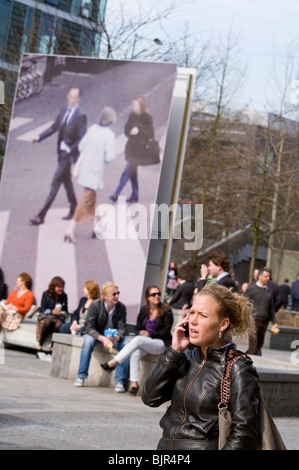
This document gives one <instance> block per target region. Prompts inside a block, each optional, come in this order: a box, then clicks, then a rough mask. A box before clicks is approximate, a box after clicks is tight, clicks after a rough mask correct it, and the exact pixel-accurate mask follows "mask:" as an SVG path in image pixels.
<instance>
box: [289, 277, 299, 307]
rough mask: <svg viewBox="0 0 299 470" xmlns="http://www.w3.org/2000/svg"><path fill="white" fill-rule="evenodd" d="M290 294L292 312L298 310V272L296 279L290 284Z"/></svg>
mask: <svg viewBox="0 0 299 470" xmlns="http://www.w3.org/2000/svg"><path fill="white" fill-rule="evenodd" d="M291 296H292V310H294V312H298V310H299V274H298V276H297V279H296V281H294V282H293V284H292V289H291Z"/></svg>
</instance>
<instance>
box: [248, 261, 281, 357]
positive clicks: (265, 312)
mask: <svg viewBox="0 0 299 470" xmlns="http://www.w3.org/2000/svg"><path fill="white" fill-rule="evenodd" d="M269 279H270V273H269V271H268V269H266V268H262V269H260V270H259V272H258V279H257V281H256V283H255V284H251V285H250V286H249V287H248V289H247V291H246V293H245V295H246V297H248V298H249V299H250V300H252V302H253V306H254V308H255V311H256V315H255V317H254V319H255V326H256V332H255V334H254V335H252V336H250V338H249V348H248V351H247V354H257V355H259V356H261V354H262V352H261V350H262V346H263V344H264V337H265V334H266V330H267V326H268V323H269V322H270V321H271V322H273V323H274V317H275V311H274V305H273V297H272V292H271V290H270V288H269V287H268V286H267V284H268V281H269ZM274 326H276V325H274Z"/></svg>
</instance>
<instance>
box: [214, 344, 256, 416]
mask: <svg viewBox="0 0 299 470" xmlns="http://www.w3.org/2000/svg"><path fill="white" fill-rule="evenodd" d="M241 357H245V358H247V359H250V358H249V356H247V354H245V353H243V352H242V351H238V350H237V349H231V350H229V351H228V354H227V359H226V365H225V371H224V372H223V374H222V379H221V387H220V397H221V399H220V403H219V405H218V406H219V407H224V406H226V407H227V405H228V402H229V399H230V378H231V369H232V366H233V365H234V364H235V362H237V361H238V360H239V359H241Z"/></svg>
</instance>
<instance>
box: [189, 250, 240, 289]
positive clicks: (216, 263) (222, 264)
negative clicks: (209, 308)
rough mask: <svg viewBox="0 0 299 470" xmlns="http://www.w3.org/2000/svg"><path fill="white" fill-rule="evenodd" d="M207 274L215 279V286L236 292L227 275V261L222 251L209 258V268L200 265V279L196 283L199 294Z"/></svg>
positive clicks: (230, 278)
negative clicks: (218, 285)
mask: <svg viewBox="0 0 299 470" xmlns="http://www.w3.org/2000/svg"><path fill="white" fill-rule="evenodd" d="M208 274H209V275H210V276H212V277H213V278H214V279H215V282H216V283H217V284H220V285H222V286H225V287H227V288H228V289H230V288H232V289H233V291H234V292H237V290H238V289H237V284H236V283H235V281H234V280H233V278H232V277H231V275H230V274H229V259H228V256H227V255H226V254H225V253H223V252H222V251H215V252H214V253H212V254H211V255H210V256H209V267H208V266H207V265H206V264H202V265H201V277H200V278H199V279H198V282H197V289H198V292H200V291H201V290H202V289H203V288H204V286H205V285H206V283H207V276H208Z"/></svg>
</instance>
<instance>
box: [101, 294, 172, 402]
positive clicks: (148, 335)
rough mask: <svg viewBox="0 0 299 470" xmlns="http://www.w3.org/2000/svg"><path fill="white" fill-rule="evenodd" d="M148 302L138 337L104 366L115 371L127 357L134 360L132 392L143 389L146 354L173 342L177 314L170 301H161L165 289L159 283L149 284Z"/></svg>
mask: <svg viewBox="0 0 299 470" xmlns="http://www.w3.org/2000/svg"><path fill="white" fill-rule="evenodd" d="M145 300H146V305H145V306H143V307H141V309H140V312H139V315H138V317H137V324H136V328H135V331H136V333H137V336H135V338H133V339H132V340H131V341H130V342H129V343H128V344H127V345H126V347H124V348H123V349H122V350H121V351H120V352H119V353H118V354H117V355H116V356H115V358H114V359H112V360H111V361H109V362H106V363H104V364H101V366H102V368H103V369H104V370H105V371H107V372H112V370H114V369H115V367H119V364H122V363H123V361H125V360H128V359H129V360H130V381H131V388H130V390H129V393H131V394H132V395H137V392H138V389H139V370H140V359H141V358H142V357H143V356H145V355H146V354H154V355H158V354H162V353H163V352H164V350H165V348H166V347H167V346H169V344H170V343H171V327H172V323H173V314H172V310H171V308H169V307H168V305H167V304H163V303H162V302H161V292H160V290H159V288H158V287H157V286H149V287H147V289H146V292H145Z"/></svg>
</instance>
